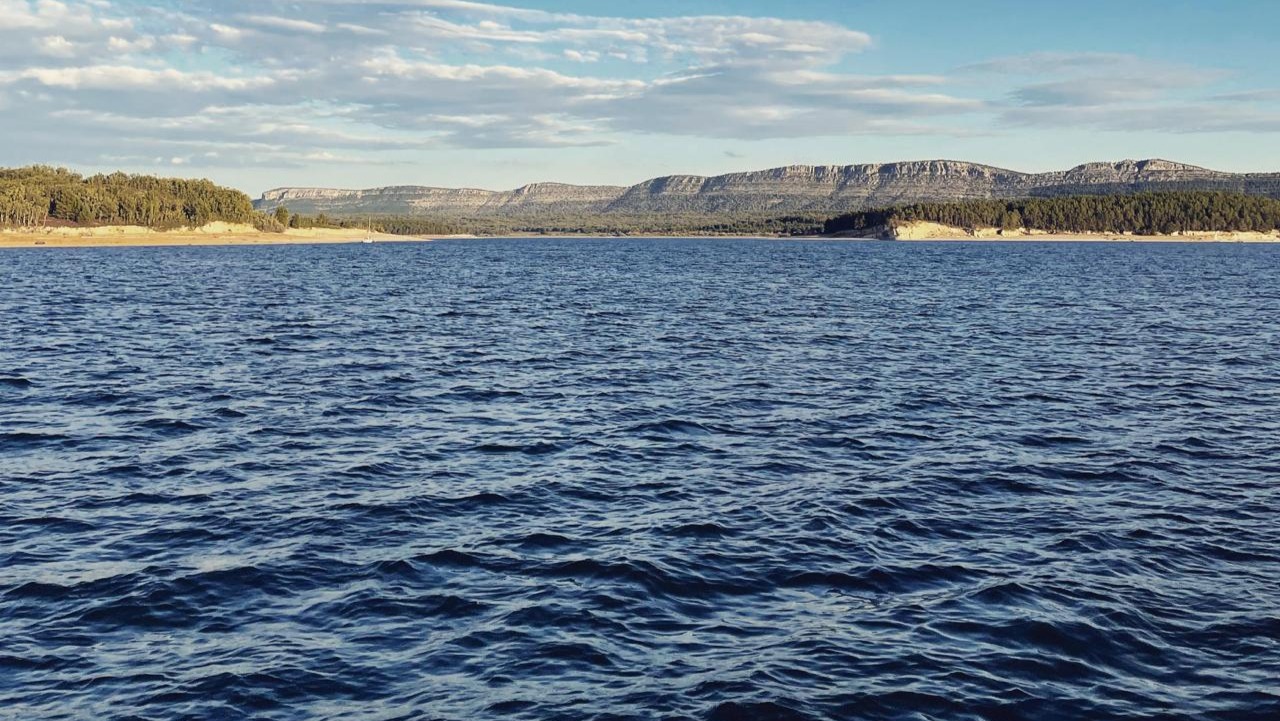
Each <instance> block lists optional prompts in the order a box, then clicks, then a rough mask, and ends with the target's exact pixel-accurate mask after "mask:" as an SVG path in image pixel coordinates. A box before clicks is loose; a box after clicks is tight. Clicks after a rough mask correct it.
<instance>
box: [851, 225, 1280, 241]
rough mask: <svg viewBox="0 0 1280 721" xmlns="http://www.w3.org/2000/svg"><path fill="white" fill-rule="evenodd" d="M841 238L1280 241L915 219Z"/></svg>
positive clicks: (1245, 235) (1237, 234)
mask: <svg viewBox="0 0 1280 721" xmlns="http://www.w3.org/2000/svg"><path fill="white" fill-rule="evenodd" d="M828 237H832V238H840V239H864V240H886V241H896V242H905V243H919V242H940V243H957V242H959V243H964V242H970V243H973V242H977V243H1040V242H1072V243H1280V231H1274V232H1271V233H1260V232H1254V231H1223V232H1213V231H1190V232H1186V233H1181V232H1179V233H1170V234H1162V235H1137V234H1134V233H1094V232H1083V233H1050V232H1048V231H1043V230H1034V229H1028V228H1017V229H1014V230H1004V229H1001V228H962V227H959V226H954V225H943V224H942V223H933V222H929V221H914V222H910V223H903V224H901V225H892V226H881V227H880V228H876V229H874V230H870V231H864V233H863V234H862V235H847V236H846V235H842V234H837V235H833V236H828Z"/></svg>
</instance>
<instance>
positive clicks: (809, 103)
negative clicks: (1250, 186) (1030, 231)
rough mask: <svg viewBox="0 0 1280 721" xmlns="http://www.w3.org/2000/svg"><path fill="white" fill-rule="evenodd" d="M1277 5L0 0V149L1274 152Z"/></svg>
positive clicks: (366, 179)
mask: <svg viewBox="0 0 1280 721" xmlns="http://www.w3.org/2000/svg"><path fill="white" fill-rule="evenodd" d="M1278 25H1280V3H1272V2H1258V1H1257V0H1253V1H1252V2H1244V1H1241V0H1226V1H1224V0H1216V1H1211V0H1198V1H1191V0H1181V1H1179V0H1165V1H1164V2H1155V1H1152V0H1125V1H1124V2H1117V1H1116V0H1111V1H1110V2H1102V1H1101V0H1074V1H1073V2H1030V1H1024V2H1010V1H1007V0H970V1H968V2H958V1H954V0H952V1H942V0H893V1H891V0H843V1H841V0H808V1H802V0H793V1H792V2H788V3H779V2H762V1H760V0H683V1H680V2H676V1H674V0H650V1H649V2H603V1H596V2H588V1H587V0H508V1H507V2H495V3H483V2H472V1H470V0H378V1H367V2H356V1H354V0H290V1H284V0H211V1H209V2H192V1H189V0H169V1H168V2H164V3H156V2H142V1H141V0H61V1H59V0H0V123H3V127H4V128H5V131H6V142H5V143H4V144H2V145H0V164H4V165H18V164H27V163H35V162H43V163H52V164H60V165H69V166H72V167H75V168H78V169H82V170H106V169H116V168H121V169H125V170H130V171H141V172H158V173H163V174H170V175H200V176H206V177H210V178H213V179H214V180H217V181H220V182H224V183H227V184H230V185H234V186H237V187H240V188H243V189H245V190H246V191H249V192H251V193H257V192H259V191H261V190H264V189H266V188H269V187H275V186H281V185H314V186H330V187H332V186H338V187H369V186H375V185H390V184H406V183H414V184H427V185H443V186H473V187H484V188H494V189H505V188H512V187H516V186H519V185H522V184H524V183H527V182H532V181H540V180H551V181H562V182H573V183H583V184H593V183H607V184H630V183H634V182H638V181H640V180H643V179H646V178H649V177H653V176H657V175H665V174H672V173H697V174H714V173H722V172H732V171H737V170H752V169H760V168H765V167H773V166H778V165H787V164H811V165H818V164H845V163H863V162H886V161H893V160H910V159H923V158H953V159H963V160H973V161H978V162H985V163H990V164H993V165H1000V166H1004V167H1010V168H1015V169H1020V170H1047V169H1054V168H1066V167H1070V166H1072V165H1076V164H1079V163H1083V162H1087V161H1095V160H1119V159H1123V158H1144V157H1165V158H1169V159H1174V160H1180V161H1184V162H1190V163H1195V164H1199V165H1205V166H1209V167H1214V168H1220V169H1224V170H1237V171H1251V170H1256V171H1263V170H1272V171H1277V170H1280V142H1277V141H1280V73H1276V72H1275V67H1276V60H1275V58H1276V56H1277V51H1280V41H1277V40H1276V39H1275V35H1276V34H1275V28H1276V27H1277V26H1278Z"/></svg>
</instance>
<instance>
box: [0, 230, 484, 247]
mask: <svg viewBox="0 0 1280 721" xmlns="http://www.w3.org/2000/svg"><path fill="white" fill-rule="evenodd" d="M458 237H470V236H438V235H421V236H416V235H415V236H408V235H390V234H387V233H373V234H372V236H370V235H368V234H367V233H364V232H361V231H359V230H353V229H336V228H306V229H301V230H300V229H296V228H295V229H290V230H286V231H285V232H283V233H265V232H262V231H259V230H256V229H254V228H252V227H251V226H235V225H228V224H213V225H210V226H205V227H204V228H195V229H191V228H188V229H183V230H163V231H162V230H151V229H149V228H140V227H131V226H128V227H126V226H101V227H96V228H47V229H42V230H35V231H31V230H4V231H0V249H4V248H145V247H167V246H196V245H199V246H223V245H225V246H231V245H322V244H323V245H332V244H341V243H363V242H364V241H365V240H366V239H367V238H372V240H373V241H374V242H375V243H418V242H430V241H433V240H443V239H446V238H458Z"/></svg>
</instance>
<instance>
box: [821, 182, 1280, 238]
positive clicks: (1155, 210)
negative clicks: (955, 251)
mask: <svg viewBox="0 0 1280 721" xmlns="http://www.w3.org/2000/svg"><path fill="white" fill-rule="evenodd" d="M913 221H927V222H932V223H941V224H943V225H951V226H955V227H958V228H966V229H977V228H1003V229H1007V230H1014V229H1017V228H1028V229H1033V230H1043V231H1048V232H1051V233H1090V232H1093V233H1134V234H1137V235H1168V234H1172V233H1178V232H1195V231H1200V232H1237V231H1257V232H1263V233H1269V232H1271V231H1274V230H1277V229H1280V200H1276V199H1273V198H1267V197H1261V196H1256V195H1241V194H1237V193H1217V192H1167V193H1138V194H1135V195H1089V196H1074V197H1065V198H1030V199H1025V200H1011V201H1005V200H971V201H962V202H957V203H917V204H914V205H904V206H901V207H897V208H886V209H880V210H871V211H866V212H862V213H851V214H849V215H842V216H840V217H838V218H832V219H831V220H829V221H827V222H826V224H825V227H824V230H825V232H826V233H854V232H864V231H874V230H875V229H877V228H881V227H884V226H888V225H894V224H899V223H909V222H913Z"/></svg>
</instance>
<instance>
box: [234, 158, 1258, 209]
mask: <svg viewBox="0 0 1280 721" xmlns="http://www.w3.org/2000/svg"><path fill="white" fill-rule="evenodd" d="M1178 190H1181V191H1223V192H1235V193H1245V194H1250V195H1265V196H1269V197H1273V198H1280V173H1250V174H1239V173H1226V172H1220V171H1215V170H1208V169H1205V168H1199V167H1196V166H1193V165H1186V164H1182V163H1175V162H1171V161H1167V160H1140V161H1134V160H1125V161H1121V162H1117V163H1088V164H1085V165H1080V166H1077V167H1075V168H1072V169H1070V170H1064V171H1055V172H1048V173H1022V172H1018V171H1014V170H1006V169H1003V168H996V167H992V166H989V165H980V164H977V163H967V162H959V161H951V160H929V161H916V162H902V163H888V164H869V165H843V166H807V165H805V166H788V167H785V168H774V169H771V170H763V171H758V172H750V173H733V174H729V175H720V176H715V177H702V176H695V175H673V176H667V177H664V178H655V179H653V180H648V181H645V182H643V183H640V184H638V185H633V186H631V187H629V188H624V187H615V186H577V185H565V184H560V183H536V184H533V185H527V186H524V187H522V188H519V189H517V190H511V191H489V190H476V189H450V188H429V187H419V186H397V187H388V188H373V189H369V190H335V189H325V188H277V189H275V190H269V191H267V192H266V193H263V195H262V197H261V198H260V199H259V200H257V201H255V207H257V208H258V209H259V210H267V211H270V210H274V209H275V208H277V207H280V206H286V207H288V208H289V209H290V210H292V211H295V212H301V213H306V214H314V213H322V212H323V213H328V214H330V215H354V214H377V215H437V216H451V217H470V218H480V217H493V218H520V217H532V216H538V215H542V216H551V215H554V216H572V215H575V214H581V213H591V214H609V215H643V214H649V213H686V214H703V215H734V214H745V213H756V214H758V213H802V212H821V213H842V212H851V211H858V210H865V209H869V208H882V207H889V206H895V205H903V204H910V203H931V202H951V201H960V200H988V199H1013V198H1025V197H1052V196H1063V195H1095V194H1117V193H1136V192H1143V191H1178Z"/></svg>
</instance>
